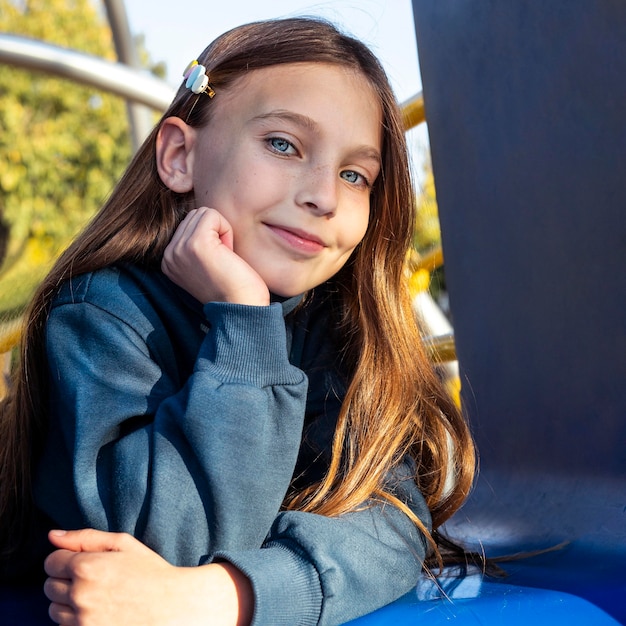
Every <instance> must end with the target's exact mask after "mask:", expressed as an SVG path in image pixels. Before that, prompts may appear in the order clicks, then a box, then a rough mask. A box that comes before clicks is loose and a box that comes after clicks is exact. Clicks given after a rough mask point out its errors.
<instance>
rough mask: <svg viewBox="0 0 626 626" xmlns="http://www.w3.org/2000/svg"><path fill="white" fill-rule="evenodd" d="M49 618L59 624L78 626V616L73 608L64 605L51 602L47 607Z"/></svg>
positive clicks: (62, 625)
mask: <svg viewBox="0 0 626 626" xmlns="http://www.w3.org/2000/svg"><path fill="white" fill-rule="evenodd" d="M48 615H49V616H50V619H51V620H52V621H53V622H55V623H56V624H61V626H78V623H79V622H78V618H77V617H76V613H75V612H74V610H73V609H72V608H71V607H69V606H67V605H65V604H57V603H56V602H52V603H51V604H50V606H49V607H48Z"/></svg>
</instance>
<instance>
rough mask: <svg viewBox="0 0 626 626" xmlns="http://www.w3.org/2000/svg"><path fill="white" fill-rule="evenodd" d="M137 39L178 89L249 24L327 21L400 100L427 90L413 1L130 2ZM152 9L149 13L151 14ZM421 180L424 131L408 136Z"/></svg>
mask: <svg viewBox="0 0 626 626" xmlns="http://www.w3.org/2000/svg"><path fill="white" fill-rule="evenodd" d="M125 6H126V12H127V15H128V20H129V23H130V29H131V32H132V34H133V35H143V36H144V38H145V47H146V49H147V51H148V53H149V54H150V57H151V60H152V61H153V62H159V61H163V62H164V63H165V65H166V67H167V81H168V82H169V83H170V84H171V85H172V86H173V87H177V86H178V85H179V83H180V80H182V76H181V74H182V72H183V70H184V69H185V67H186V66H187V64H188V63H189V61H191V60H193V59H195V58H196V57H197V56H198V54H199V53H200V52H201V51H202V50H203V49H204V48H205V47H206V45H207V44H209V43H210V42H211V41H212V40H213V39H215V37H217V36H218V35H220V34H221V33H223V32H224V31H226V30H228V29H230V28H233V27H234V26H238V25H240V24H243V23H246V22H252V21H255V20H259V19H267V18H275V17H291V16H299V15H315V16H321V17H324V18H326V19H329V20H331V21H333V22H334V23H335V24H337V25H338V26H340V27H341V28H342V30H345V31H347V32H349V33H350V34H352V35H354V36H356V37H357V38H358V39H360V40H362V41H363V42H365V43H366V44H367V45H368V46H369V47H370V48H371V49H372V51H373V52H374V53H375V54H376V56H378V58H379V59H380V61H381V62H382V64H383V66H384V68H385V70H386V72H387V74H388V76H389V79H390V81H391V84H392V87H393V89H394V91H395V93H396V97H397V98H398V100H399V101H400V102H403V101H405V100H408V99H409V98H410V97H412V96H413V95H415V94H416V93H417V92H419V91H420V90H421V79H420V74H419V65H418V58H417V46H416V42H415V30H414V24H413V10H412V7H411V0H324V1H318V2H314V1H313V0H220V1H219V2H215V1H212V0H205V1H204V2H198V1H197V0H176V1H175V2H174V3H172V2H170V1H169V0H151V2H150V3H149V5H148V3H147V2H146V0H125ZM147 6H149V8H147ZM408 140H409V145H410V147H411V152H412V155H413V161H414V165H415V167H416V174H417V175H418V176H419V163H421V160H422V158H423V154H424V151H425V149H426V146H427V143H428V140H427V132H426V129H425V128H424V125H422V127H420V128H418V129H416V130H414V131H411V132H410V133H409V135H408Z"/></svg>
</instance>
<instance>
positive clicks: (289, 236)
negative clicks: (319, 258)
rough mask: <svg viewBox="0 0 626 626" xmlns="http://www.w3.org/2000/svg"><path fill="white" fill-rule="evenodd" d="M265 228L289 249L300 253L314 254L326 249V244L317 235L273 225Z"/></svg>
mask: <svg viewBox="0 0 626 626" xmlns="http://www.w3.org/2000/svg"><path fill="white" fill-rule="evenodd" d="M266 226H267V227H268V228H269V229H270V230H271V231H272V232H273V233H274V234H275V235H276V236H277V237H279V238H280V239H281V241H283V242H284V243H286V244H287V245H289V246H290V247H291V248H295V249H296V250H300V251H302V252H308V253H315V252H320V251H321V250H323V249H324V248H326V247H327V245H326V243H325V242H324V241H323V240H322V239H320V238H319V237H318V236H317V235H314V234H312V233H308V232H306V231H303V230H300V229H299V228H291V227H290V226H277V225H274V224H266Z"/></svg>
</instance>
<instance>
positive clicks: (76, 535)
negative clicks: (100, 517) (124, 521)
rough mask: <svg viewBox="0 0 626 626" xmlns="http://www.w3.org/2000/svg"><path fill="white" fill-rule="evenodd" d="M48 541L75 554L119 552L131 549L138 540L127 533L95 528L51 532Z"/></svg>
mask: <svg viewBox="0 0 626 626" xmlns="http://www.w3.org/2000/svg"><path fill="white" fill-rule="evenodd" d="M48 540H49V541H50V543H51V544H52V545H53V546H56V547H57V548H63V549H65V550H72V551H73V552H119V551H120V550H124V549H131V548H130V546H131V545H132V543H133V542H134V541H136V540H134V539H133V538H132V537H131V536H130V535H127V534H126V533H109V532H105V531H102V530H94V529H93V528H83V529H81V530H51V531H50V532H49V533H48Z"/></svg>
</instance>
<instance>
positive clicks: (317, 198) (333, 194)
mask: <svg viewBox="0 0 626 626" xmlns="http://www.w3.org/2000/svg"><path fill="white" fill-rule="evenodd" d="M338 184H339V180H338V176H337V175H336V172H335V170H334V169H333V168H331V167H317V168H315V169H314V170H312V171H311V172H310V173H309V174H307V175H303V176H302V177H301V179H300V182H299V189H298V192H297V194H296V203H297V204H298V206H301V207H304V208H306V209H308V210H309V211H312V212H314V213H315V214H317V215H324V216H327V217H331V216H333V215H334V214H335V213H336V212H337V205H338V202H339V194H338Z"/></svg>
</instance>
